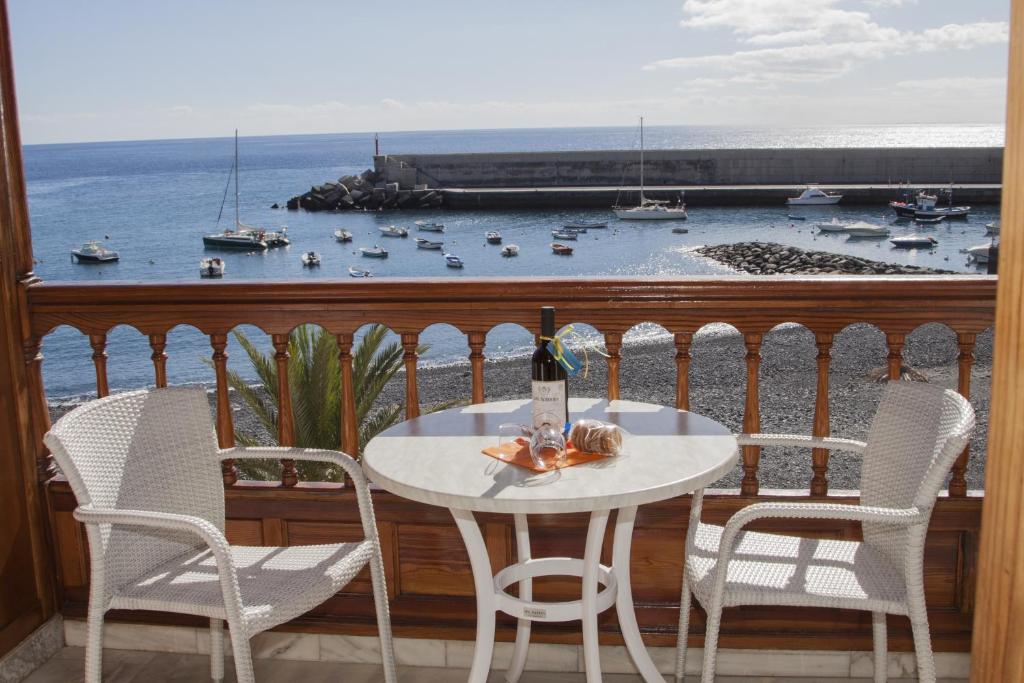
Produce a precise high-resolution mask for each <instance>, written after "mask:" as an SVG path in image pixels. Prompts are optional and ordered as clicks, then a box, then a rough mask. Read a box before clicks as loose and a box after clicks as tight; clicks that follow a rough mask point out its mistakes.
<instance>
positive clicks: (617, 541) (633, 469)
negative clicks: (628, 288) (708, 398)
mask: <svg viewBox="0 0 1024 683" xmlns="http://www.w3.org/2000/svg"><path fill="white" fill-rule="evenodd" d="M569 412H570V414H571V419H572V421H573V422H575V421H576V420H579V419H582V418H596V419H599V420H603V421H605V422H611V423H614V424H617V425H619V426H620V427H622V428H623V429H624V430H625V431H626V433H627V436H626V439H625V442H624V448H623V450H624V452H623V453H622V454H621V455H619V456H617V457H614V458H608V459H606V460H600V461H596V462H590V463H586V464H582V465H575V466H573V467H567V468H564V469H561V470H557V471H555V472H549V473H536V472H533V471H531V470H527V469H525V468H522V467H518V466H516V465H512V464H509V463H506V462H502V461H500V460H497V459H495V458H491V457H489V456H487V455H484V454H483V453H481V450H483V449H484V448H486V447H488V446H494V445H496V444H497V440H498V436H497V435H498V425H500V424H504V423H509V422H512V423H521V424H529V422H530V419H531V418H530V401H529V400H519V401H502V402H497V403H484V404H479V405H471V406H466V407H461V408H452V409H449V410H443V411H439V412H436V413H431V414H429V415H423V416H421V417H418V418H415V419H413V420H408V421H406V422H402V423H400V424H398V425H395V426H394V427H391V428H390V429H387V430H386V431H384V432H382V433H381V434H379V435H378V436H376V437H374V438H373V439H372V440H371V441H370V443H368V444H367V445H366V448H365V449H364V452H363V469H364V470H365V471H366V475H367V476H368V477H369V478H370V479H371V480H372V481H373V482H374V483H376V484H377V485H379V486H381V487H382V488H384V489H386V490H387V491H390V492H391V493H394V494H396V495H399V496H402V497H403V498H408V499H410V500H415V501H419V502H421V503H427V504H430V505H438V506H442V507H447V508H449V509H450V510H451V513H452V516H453V517H454V518H455V522H456V524H457V525H458V528H459V531H460V532H461V534H462V538H463V541H464V542H465V544H466V550H467V551H468V552H469V560H470V565H471V566H472V569H473V581H474V585H475V589H476V603H477V626H476V649H475V651H474V654H473V664H472V668H471V669H470V673H469V681H470V683H482V682H483V681H486V680H487V675H488V672H489V670H490V664H491V654H492V651H493V648H494V629H495V618H496V615H497V611H498V610H501V611H502V612H505V613H506V614H509V615H511V616H514V617H516V618H518V619H519V625H518V630H517V633H516V643H515V647H514V649H513V654H512V664H511V667H510V669H509V671H508V674H507V676H506V679H507V680H508V681H509V683H515V681H517V680H518V678H519V676H520V674H521V673H522V671H523V666H524V665H525V663H526V653H527V648H528V647H529V642H530V622H531V621H571V620H575V619H580V620H581V621H582V623H583V651H584V662H585V664H586V671H587V681H588V683H597V682H599V681H600V680H601V665H600V660H599V657H598V641H597V636H598V632H597V615H598V614H599V613H600V612H602V611H604V610H606V609H609V608H610V607H611V606H612V605H615V608H616V612H617V614H618V618H619V626H620V629H621V631H622V637H623V640H624V641H625V643H626V648H627V649H628V651H629V654H630V656H631V657H632V658H633V662H634V663H635V664H636V667H637V669H638V670H639V671H640V673H641V675H642V676H643V678H644V680H645V681H648V683H653V682H654V681H658V682H661V681H663V680H664V679H663V678H662V677H661V675H660V674H659V673H658V671H657V669H656V668H655V666H654V663H653V662H652V661H651V658H650V656H649V655H648V653H647V650H646V648H645V647H644V644H643V640H642V639H641V637H640V631H639V628H638V627H637V622H636V615H635V613H634V610H633V595H632V588H631V585H630V576H629V556H630V545H631V542H632V536H633V523H634V521H635V519H636V510H637V506H638V505H642V504H644V503H652V502H655V501H659V500H665V499H667V498H673V497H675V496H680V495H683V494H686V493H691V492H694V491H696V490H698V489H702V488H704V487H705V486H707V485H708V484H710V483H712V482H714V481H716V480H717V479H719V478H720V477H722V476H723V475H724V474H726V473H727V472H728V471H729V470H730V469H732V467H733V465H734V464H735V462H736V459H737V456H738V453H739V450H738V448H737V444H736V438H735V437H734V436H733V435H732V433H731V432H730V431H729V430H728V429H726V428H725V427H724V426H723V425H721V424H719V423H717V422H715V421H713V420H710V419H708V418H706V417H702V416H700V415H696V414H694V413H689V412H685V411H680V410H675V409H674V408H666V407H665V406H658V405H651V404H647V403H635V402H632V401H611V402H609V401H603V400H597V399H571V400H570V402H569ZM612 510H617V511H618V513H617V515H616V518H615V533H614V536H613V547H612V564H611V566H610V567H609V566H605V565H602V564H601V563H600V557H601V545H602V542H603V540H604V532H605V527H606V525H607V523H608V517H609V514H610V512H611V511H612ZM474 512H492V513H507V514H512V515H514V516H515V529H516V549H517V556H518V557H517V559H518V562H517V563H516V564H513V565H510V566H508V567H506V568H505V569H502V570H501V571H500V572H498V573H497V574H496V575H493V576H492V575H491V563H490V559H489V557H488V554H487V547H486V545H485V544H484V539H483V536H482V535H481V534H480V527H479V526H478V525H477V523H476V519H475V518H474V517H473V513H474ZM567 512H590V513H591V514H590V525H589V528H588V530H587V542H586V547H585V550H584V554H583V558H582V559H579V558H568V557H547V558H538V559H534V558H533V557H532V556H531V554H530V534H529V527H528V525H527V515H528V514H557V513H567ZM555 575H558V576H566V575H568V576H579V577H582V579H583V588H582V596H581V599H580V600H572V601H568V602H535V601H534V600H533V599H532V598H533V595H532V579H533V578H536V577H539V576H555ZM516 583H518V584H519V597H515V596H513V595H511V594H509V593H508V592H507V590H506V589H507V588H508V587H509V586H511V585H512V584H516ZM598 584H600V586H601V589H600V590H599V588H598Z"/></svg>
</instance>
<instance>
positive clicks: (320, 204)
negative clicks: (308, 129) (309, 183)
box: [288, 170, 443, 211]
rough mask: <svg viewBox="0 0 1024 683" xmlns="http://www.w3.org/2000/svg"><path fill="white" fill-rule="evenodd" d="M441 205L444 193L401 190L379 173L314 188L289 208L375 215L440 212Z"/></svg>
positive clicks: (291, 201) (292, 201) (419, 188)
mask: <svg viewBox="0 0 1024 683" xmlns="http://www.w3.org/2000/svg"><path fill="white" fill-rule="evenodd" d="M442 203H443V197H442V195H441V193H440V192H438V191H436V190H432V189H430V188H429V187H427V186H426V185H416V186H415V187H414V188H413V189H411V190H401V189H399V185H398V183H388V182H384V180H383V178H382V177H381V176H380V175H379V174H378V173H377V172H375V171H372V170H366V171H363V172H362V173H361V174H359V175H346V176H342V177H340V178H338V179H337V180H331V181H328V182H326V183H324V184H323V185H314V186H313V187H311V188H310V189H309V191H308V192H305V193H303V194H301V195H297V196H295V197H292V198H291V199H289V200H288V208H289V209H291V210H293V211H294V210H296V209H305V210H306V211H348V210H352V209H354V210H357V211H359V210H362V211H376V210H378V209H424V208H437V207H440V206H441V204H442Z"/></svg>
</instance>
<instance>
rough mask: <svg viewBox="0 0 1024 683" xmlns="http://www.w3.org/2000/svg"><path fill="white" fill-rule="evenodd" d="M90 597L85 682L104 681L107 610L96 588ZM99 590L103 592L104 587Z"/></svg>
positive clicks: (96, 682)
mask: <svg viewBox="0 0 1024 683" xmlns="http://www.w3.org/2000/svg"><path fill="white" fill-rule="evenodd" d="M92 592H93V595H91V596H90V597H89V612H88V621H87V623H86V636H85V638H86V640H85V683H101V682H102V681H103V614H104V612H105V610H104V609H103V606H102V605H101V604H100V599H99V598H98V597H97V595H96V593H97V591H96V590H95V589H94V590H93V591H92ZM99 592H102V588H101V589H100V591H99Z"/></svg>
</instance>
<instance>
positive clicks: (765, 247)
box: [695, 242, 952, 275]
mask: <svg viewBox="0 0 1024 683" xmlns="http://www.w3.org/2000/svg"><path fill="white" fill-rule="evenodd" d="M695 251H696V252H697V253H698V254H701V255H702V256H707V257H708V258H711V259H714V260H716V261H718V262H719V263H724V264H725V265H727V266H731V267H732V268H735V269H737V270H742V271H744V272H747V273H750V274H752V275H821V274H836V275H939V274H951V273H952V271H949V270H938V269H935V268H924V267H922V266H904V265H901V264H898V263H883V262H881V261H872V260H870V259H866V258H860V257H858V256H850V255H848V254H833V253H830V252H827V251H805V250H803V249H799V248H797V247H787V246H786V245H783V244H775V243H774V242H737V243H736V244H719V245H715V246H710V245H709V246H704V247H698V248H697V249H695Z"/></svg>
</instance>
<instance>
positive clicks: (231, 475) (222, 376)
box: [210, 334, 238, 486]
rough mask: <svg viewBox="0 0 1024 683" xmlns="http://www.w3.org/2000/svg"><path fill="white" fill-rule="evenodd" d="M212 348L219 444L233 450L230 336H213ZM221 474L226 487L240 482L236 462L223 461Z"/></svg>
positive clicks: (233, 427) (211, 340) (211, 337)
mask: <svg viewBox="0 0 1024 683" xmlns="http://www.w3.org/2000/svg"><path fill="white" fill-rule="evenodd" d="M210 346H212V347H213V370H214V373H215V374H216V376H217V443H218V445H219V446H220V447H221V448H231V447H233V446H234V445H235V425H234V419H233V417H232V415H231V399H230V397H229V396H228V354H227V352H226V349H227V347H228V336H227V335H226V334H211V335H210ZM220 473H221V477H223V479H224V485H225V486H231V485H232V484H234V483H235V482H236V481H238V470H237V469H235V461H234V460H231V459H228V460H222V461H221V464H220Z"/></svg>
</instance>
